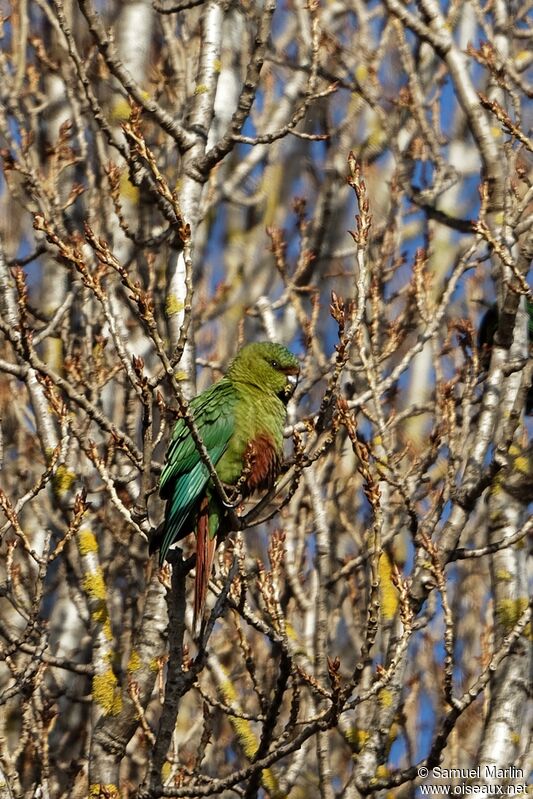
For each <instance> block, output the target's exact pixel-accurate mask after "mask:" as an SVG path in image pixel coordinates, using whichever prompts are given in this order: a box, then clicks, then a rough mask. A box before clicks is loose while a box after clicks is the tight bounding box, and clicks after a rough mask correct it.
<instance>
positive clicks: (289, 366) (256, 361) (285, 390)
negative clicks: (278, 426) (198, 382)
mask: <svg viewBox="0 0 533 799" xmlns="http://www.w3.org/2000/svg"><path fill="white" fill-rule="evenodd" d="M299 373H300V364H299V362H298V359H297V357H296V356H295V355H293V354H292V352H291V351H290V350H288V349H287V347H284V346H283V344H273V343H272V342H270V341H259V342H254V343H253V344H246V345H245V346H244V347H243V348H242V349H240V350H239V352H238V353H237V355H236V356H235V358H234V359H233V361H232V362H231V364H230V367H229V369H228V377H229V378H231V379H232V380H236V381H238V382H241V383H249V384H251V385H254V386H257V387H258V388H261V389H263V390H264V391H266V392H271V393H272V394H276V395H277V396H278V397H279V398H280V399H281V400H282V401H283V402H288V400H289V399H290V398H291V396H292V394H293V391H294V389H295V387H296V383H297V382H298V375H299Z"/></svg>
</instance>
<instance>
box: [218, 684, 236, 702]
mask: <svg viewBox="0 0 533 799" xmlns="http://www.w3.org/2000/svg"><path fill="white" fill-rule="evenodd" d="M219 690H220V692H221V694H222V696H223V697H224V701H225V702H226V703H228V704H229V703H230V702H234V701H235V699H237V692H236V691H235V688H234V686H233V683H232V682H231V680H224V681H223V682H221V683H220V684H219Z"/></svg>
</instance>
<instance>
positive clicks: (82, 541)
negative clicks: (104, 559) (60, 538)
mask: <svg viewBox="0 0 533 799" xmlns="http://www.w3.org/2000/svg"><path fill="white" fill-rule="evenodd" d="M78 547H79V550H80V555H88V554H89V552H98V542H97V540H96V537H95V535H94V533H93V532H92V531H91V530H89V529H88V528H87V527H83V528H82V529H81V530H80V531H79V533H78Z"/></svg>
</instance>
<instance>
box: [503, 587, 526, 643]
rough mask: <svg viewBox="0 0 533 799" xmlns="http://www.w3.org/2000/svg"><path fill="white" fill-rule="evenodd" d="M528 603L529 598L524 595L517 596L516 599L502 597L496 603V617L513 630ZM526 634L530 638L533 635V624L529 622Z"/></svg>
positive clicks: (508, 628)
mask: <svg viewBox="0 0 533 799" xmlns="http://www.w3.org/2000/svg"><path fill="white" fill-rule="evenodd" d="M528 604H529V602H528V599H527V597H524V596H519V597H516V599H511V598H509V599H500V600H499V602H497V603H496V618H497V619H498V623H499V624H500V625H501V626H502V627H503V628H504V629H505V630H511V629H512V628H513V627H514V626H515V624H516V622H517V621H518V619H519V618H520V616H521V615H522V613H523V612H524V611H525V609H526V608H527V606H528ZM524 635H525V636H526V637H528V638H529V637H530V636H531V626H530V625H529V624H528V626H527V627H526V629H525V630H524Z"/></svg>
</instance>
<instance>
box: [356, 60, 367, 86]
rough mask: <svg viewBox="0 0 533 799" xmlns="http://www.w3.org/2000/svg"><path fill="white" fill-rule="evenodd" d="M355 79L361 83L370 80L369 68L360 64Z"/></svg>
mask: <svg viewBox="0 0 533 799" xmlns="http://www.w3.org/2000/svg"><path fill="white" fill-rule="evenodd" d="M355 77H356V79H357V80H358V81H359V83H364V82H365V80H366V79H367V78H368V67H367V66H365V64H359V66H358V67H356V69H355Z"/></svg>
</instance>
